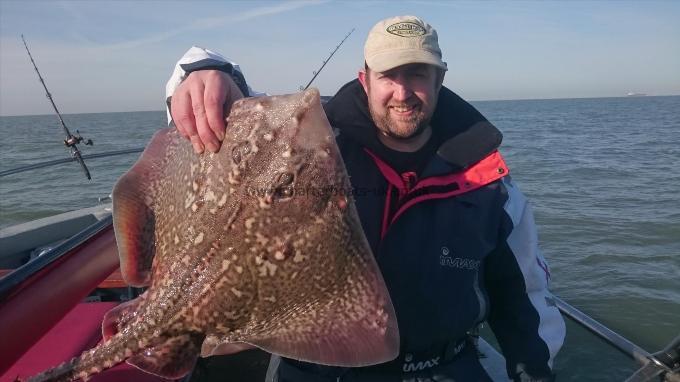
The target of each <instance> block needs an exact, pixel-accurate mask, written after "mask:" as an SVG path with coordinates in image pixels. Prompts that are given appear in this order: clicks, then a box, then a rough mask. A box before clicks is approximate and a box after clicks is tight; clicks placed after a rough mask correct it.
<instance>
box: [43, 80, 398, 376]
mask: <svg viewBox="0 0 680 382" xmlns="http://www.w3.org/2000/svg"><path fill="white" fill-rule="evenodd" d="M350 187H351V186H350V183H349V178H348V176H347V172H346V170H345V168H344V164H343V162H342V158H341V156H340V153H339V150H338V148H337V146H336V144H335V139H334V136H333V132H332V130H331V128H330V125H329V123H328V120H327V119H326V116H325V114H324V112H323V109H322V107H321V103H320V99H319V93H318V91H317V90H316V89H310V90H307V91H305V92H303V93H298V94H293V95H285V96H273V97H261V98H249V99H242V100H239V101H237V102H236V103H235V104H234V105H233V107H232V110H231V113H230V115H229V117H228V128H227V134H226V138H225V140H224V144H223V146H222V148H221V150H220V151H219V152H218V153H204V154H201V155H197V154H195V153H194V152H193V150H192V147H191V144H190V143H189V142H188V141H187V140H186V139H184V138H182V137H180V135H179V133H178V132H177V131H176V130H174V129H165V130H161V131H159V132H158V133H156V135H155V136H154V137H153V139H152V141H151V142H150V144H149V145H148V147H147V148H146V150H145V151H144V153H143V154H142V156H141V157H140V159H139V160H138V161H137V163H136V164H135V165H134V166H133V167H132V168H131V169H130V170H129V171H128V172H127V173H126V174H125V175H123V176H122V177H121V178H120V179H119V181H118V182H117V183H116V185H115V187H114V191H113V214H114V228H115V233H116V240H117V243H118V248H119V254H120V259H121V271H122V274H123V277H124V278H125V280H126V281H127V282H129V283H130V284H132V285H138V286H148V289H147V291H146V292H145V293H144V294H143V295H142V296H140V297H139V298H138V299H136V300H134V301H132V302H128V303H126V304H123V305H121V306H119V307H117V308H115V309H113V310H112V311H111V312H109V313H108V314H107V315H106V317H105V320H104V323H103V327H102V330H103V333H104V341H103V342H102V343H100V344H99V345H98V346H97V347H95V348H93V349H92V350H89V351H86V352H84V353H83V354H82V355H80V356H79V357H76V358H74V359H72V360H71V361H68V362H66V363H64V364H62V365H60V366H58V367H56V368H54V369H51V370H48V371H46V372H44V373H42V374H40V375H38V376H36V377H34V378H33V379H31V381H56V380H59V381H69V380H77V379H79V378H82V379H86V378H88V377H89V376H91V375H92V374H95V373H98V372H101V371H102V370H105V369H107V368H109V367H112V366H114V365H115V364H117V363H120V362H122V361H124V360H127V361H128V362H129V363H130V364H132V365H134V366H136V367H138V368H140V369H142V370H144V371H147V372H150V373H153V374H156V375H159V376H162V377H167V378H178V377H181V376H183V375H185V374H187V373H188V372H189V371H190V370H191V368H192V367H193V365H194V363H195V361H196V359H197V357H198V356H211V355H217V354H226V353H229V352H233V350H234V349H236V348H239V347H240V346H242V345H243V344H244V343H245V344H251V345H254V346H257V347H259V348H261V349H263V350H265V351H267V352H270V353H275V354H278V355H281V356H284V357H288V358H292V359H297V360H302V361H308V362H313V363H318V364H324V365H334V366H345V367H358V366H367V365H371V364H377V363H382V362H387V361H389V360H392V359H394V358H395V357H396V356H397V355H398V352H399V334H398V329H397V322H396V316H395V314H394V308H393V306H392V303H391V301H390V297H389V293H388V292H387V289H386V287H385V284H384V281H383V279H382V276H381V274H380V271H379V269H378V266H377V264H376V262H375V259H374V258H373V255H372V253H371V251H370V248H369V245H368V242H367V240H366V238H365V237H364V234H363V231H362V228H361V224H360V222H359V218H358V215H357V212H356V208H355V206H354V202H353V200H352V197H351V194H350V193H349V190H350V189H351V188H350Z"/></svg>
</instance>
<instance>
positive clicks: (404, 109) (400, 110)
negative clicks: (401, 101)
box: [390, 105, 417, 114]
mask: <svg viewBox="0 0 680 382" xmlns="http://www.w3.org/2000/svg"><path fill="white" fill-rule="evenodd" d="M390 109H392V110H393V111H395V112H396V113H397V114H411V113H413V112H415V111H416V109H417V106H415V105H413V106H408V105H406V106H391V107H390Z"/></svg>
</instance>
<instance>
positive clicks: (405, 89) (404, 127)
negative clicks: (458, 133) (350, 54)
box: [359, 64, 444, 138]
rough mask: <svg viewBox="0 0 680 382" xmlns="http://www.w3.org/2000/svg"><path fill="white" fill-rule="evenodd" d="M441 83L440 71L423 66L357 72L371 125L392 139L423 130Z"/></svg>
mask: <svg viewBox="0 0 680 382" xmlns="http://www.w3.org/2000/svg"><path fill="white" fill-rule="evenodd" d="M443 80H444V74H443V72H439V71H438V69H437V68H436V67H434V66H432V65H427V64H408V65H402V66H398V67H396V68H393V69H390V70H388V71H386V72H375V71H372V70H366V71H363V70H362V71H360V72H359V81H360V82H361V84H362V85H363V87H364V91H365V92H366V95H367V96H368V108H369V110H370V112H371V117H372V118H373V122H374V123H375V125H376V126H377V127H378V129H380V130H381V131H382V132H383V133H385V134H387V135H389V136H391V137H394V138H409V137H412V136H415V135H417V134H418V133H420V132H421V131H422V130H423V129H425V127H427V125H428V124H429V123H430V118H432V114H433V113H434V109H435V106H436V105H437V97H438V95H439V89H440V88H441V85H442V81H443Z"/></svg>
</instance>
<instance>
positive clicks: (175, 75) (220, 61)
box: [165, 46, 266, 125]
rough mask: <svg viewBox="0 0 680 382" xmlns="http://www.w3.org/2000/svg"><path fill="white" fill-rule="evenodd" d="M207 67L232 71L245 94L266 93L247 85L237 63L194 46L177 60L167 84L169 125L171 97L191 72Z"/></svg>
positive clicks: (260, 94)
mask: <svg viewBox="0 0 680 382" xmlns="http://www.w3.org/2000/svg"><path fill="white" fill-rule="evenodd" d="M206 69H216V70H222V71H225V72H227V73H230V74H231V75H232V78H234V81H235V82H236V84H237V85H238V86H239V88H240V89H241V92H243V94H244V95H246V96H250V97H258V96H262V95H266V94H265V93H261V92H258V91H255V90H253V89H252V88H251V87H250V86H248V85H247V83H246V80H245V75H244V74H243V70H242V69H241V67H240V66H239V65H238V64H237V63H235V62H233V61H231V60H229V59H228V58H225V57H224V56H222V55H221V54H219V53H216V52H213V51H211V50H209V49H204V48H199V47H197V46H192V47H191V49H189V50H188V51H187V52H186V53H184V56H182V58H180V60H179V61H177V64H175V69H174V71H173V72H172V75H171V76H170V79H169V80H168V82H167V83H166V84H165V99H166V111H167V115H168V125H169V124H170V123H171V122H172V116H171V115H170V99H171V98H172V95H173V94H174V93H175V90H176V89H177V87H178V86H179V85H180V84H181V83H182V81H184V79H185V78H186V77H187V76H188V75H189V73H191V72H195V71H197V70H206Z"/></svg>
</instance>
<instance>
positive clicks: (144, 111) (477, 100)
mask: <svg viewBox="0 0 680 382" xmlns="http://www.w3.org/2000/svg"><path fill="white" fill-rule="evenodd" d="M678 96H680V94H653V95H652V94H643V95H633V96H631V95H619V96H603V97H549V98H497V99H464V100H465V101H467V102H470V103H473V102H515V101H559V100H573V99H603V98H634V99H638V98H653V97H678ZM321 97H333V96H323V95H322V96H321ZM156 112H162V113H165V112H166V110H165V109H158V110H121V111H88V112H80V113H60V114H61V115H79V114H113V113H156ZM43 115H55V113H54V112H52V113H41V114H0V117H37V116H43Z"/></svg>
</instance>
